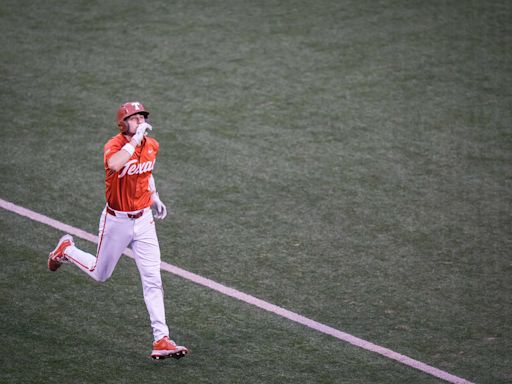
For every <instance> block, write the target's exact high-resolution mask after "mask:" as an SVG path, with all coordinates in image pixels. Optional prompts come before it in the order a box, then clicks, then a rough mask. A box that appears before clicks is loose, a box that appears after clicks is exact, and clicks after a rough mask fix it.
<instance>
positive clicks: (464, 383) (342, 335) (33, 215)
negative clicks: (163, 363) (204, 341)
mask: <svg viewBox="0 0 512 384" xmlns="http://www.w3.org/2000/svg"><path fill="white" fill-rule="evenodd" d="M0 207H2V208H4V209H6V210H8V211H11V212H14V213H17V214H19V215H21V216H25V217H28V218H29V219H31V220H34V221H37V222H40V223H43V224H46V225H49V226H51V227H53V228H55V229H58V230H60V231H62V232H66V233H69V234H71V235H73V236H76V237H79V238H81V239H84V240H87V241H90V242H93V243H96V244H97V243H98V236H95V235H92V234H90V233H88V232H85V231H83V230H81V229H79V228H75V227H72V226H70V225H67V224H64V223H61V222H60V221H57V220H54V219H52V218H50V217H48V216H45V215H42V214H40V213H37V212H34V211H31V210H29V209H26V208H23V207H20V206H19V205H16V204H13V203H10V202H8V201H6V200H3V199H1V198H0ZM125 254H126V255H127V256H129V257H131V258H133V254H132V252H131V250H130V249H126V250H125ZM161 268H162V270H164V271H167V272H169V273H172V274H174V275H177V276H180V277H182V278H184V279H187V280H190V281H192V282H194V283H196V284H200V285H202V286H205V287H207V288H210V289H213V290H215V291H217V292H220V293H222V294H224V295H227V296H230V297H233V298H235V299H237V300H240V301H243V302H245V303H248V304H251V305H254V306H256V307H258V308H261V309H264V310H266V311H268V312H271V313H274V314H276V315H279V316H281V317H284V318H286V319H289V320H291V321H293V322H296V323H299V324H302V325H304V326H306V327H308V328H311V329H314V330H316V331H318V332H322V333H324V334H326V335H330V336H333V337H335V338H337V339H339V340H342V341H345V342H347V343H349V344H352V345H354V346H356V347H359V348H362V349H365V350H367V351H370V352H374V353H377V354H379V355H381V356H384V357H386V358H388V359H391V360H395V361H398V362H399V363H402V364H404V365H407V366H409V367H412V368H415V369H418V370H420V371H422V372H424V373H427V374H429V375H431V376H435V377H437V378H439V379H442V380H445V381H447V382H449V383H453V384H474V383H472V382H470V381H468V380H466V379H463V378H461V377H458V376H455V375H452V374H450V373H448V372H445V371H442V370H440V369H438V368H435V367H432V366H430V365H428V364H425V363H422V362H421V361H418V360H414V359H412V358H410V357H408V356H405V355H402V354H400V353H397V352H394V351H392V350H391V349H388V348H385V347H381V346H379V345H376V344H373V343H371V342H369V341H366V340H363V339H360V338H358V337H356V336H353V335H351V334H349V333H346V332H342V331H340V330H338V329H335V328H332V327H329V326H328V325H325V324H322V323H319V322H317V321H315V320H311V319H308V318H307V317H304V316H302V315H299V314H298V313H295V312H292V311H289V310H287V309H285V308H282V307H278V306H277V305H274V304H271V303H268V302H266V301H263V300H260V299H258V298H256V297H254V296H251V295H248V294H246V293H243V292H240V291H238V290H236V289H233V288H229V287H227V286H225V285H222V284H219V283H217V282H215V281H213V280H210V279H207V278H205V277H202V276H200V275H196V274H195V273H192V272H189V271H186V270H184V269H181V268H179V267H176V266H174V265H171V264H168V263H166V262H162V264H161Z"/></svg>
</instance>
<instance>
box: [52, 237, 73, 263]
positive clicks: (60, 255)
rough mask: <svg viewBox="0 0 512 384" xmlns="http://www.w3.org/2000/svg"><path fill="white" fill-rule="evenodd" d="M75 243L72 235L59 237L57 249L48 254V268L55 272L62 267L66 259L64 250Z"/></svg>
mask: <svg viewBox="0 0 512 384" xmlns="http://www.w3.org/2000/svg"><path fill="white" fill-rule="evenodd" d="M73 244H74V243H73V238H72V237H71V235H64V236H62V237H61V238H60V239H59V242H58V243H57V246H56V247H55V249H54V250H53V251H51V252H50V254H49V255H48V269H49V270H50V271H52V272H54V271H56V270H57V269H59V268H60V266H61V265H62V263H63V262H64V261H65V256H64V250H65V249H66V248H67V247H69V246H70V245H73Z"/></svg>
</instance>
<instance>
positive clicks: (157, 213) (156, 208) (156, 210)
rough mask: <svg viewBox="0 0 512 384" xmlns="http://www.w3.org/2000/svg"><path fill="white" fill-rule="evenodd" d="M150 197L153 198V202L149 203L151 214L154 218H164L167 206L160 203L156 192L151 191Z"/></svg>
mask: <svg viewBox="0 0 512 384" xmlns="http://www.w3.org/2000/svg"><path fill="white" fill-rule="evenodd" d="M151 198H152V199H153V204H151V209H152V210H153V216H154V217H155V219H160V220H163V219H165V216H167V207H166V206H165V204H164V203H162V200H160V197H159V196H158V192H155V193H153V194H152V195H151Z"/></svg>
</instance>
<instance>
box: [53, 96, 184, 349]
mask: <svg viewBox="0 0 512 384" xmlns="http://www.w3.org/2000/svg"><path fill="white" fill-rule="evenodd" d="M148 115H149V112H148V111H147V109H146V108H145V107H144V105H142V103H140V102H137V101H135V102H128V103H124V104H123V105H121V106H120V107H119V109H118V111H117V125H118V127H119V129H120V131H121V132H120V133H119V134H118V135H116V136H114V137H112V138H111V139H110V140H109V141H108V142H107V143H106V144H105V147H104V153H103V161H104V166H105V194H106V200H107V204H106V206H105V208H104V209H103V212H102V214H101V218H100V223H99V236H98V249H97V252H96V256H93V255H91V254H89V253H87V252H84V251H82V250H80V249H79V248H77V247H76V246H75V244H74V242H73V238H72V237H71V236H70V235H65V236H63V237H61V238H60V240H59V242H58V244H57V247H56V248H55V249H54V250H53V251H52V252H50V255H49V258H48V268H49V269H50V271H56V270H57V269H58V268H59V267H60V266H61V265H62V264H63V263H73V264H75V265H76V266H77V267H78V268H80V269H81V270H82V271H84V272H85V273H87V274H88V275H89V276H91V277H92V278H93V279H94V280H96V281H98V282H104V281H106V280H107V279H108V278H109V277H110V276H111V275H112V272H113V271H114V268H115V266H116V264H117V262H118V261H119V258H120V257H121V254H122V253H123V251H124V249H125V248H126V247H130V248H131V250H132V251H133V255H134V257H135V262H136V264H137V268H138V270H139V273H140V278H141V281H142V287H143V292H144V302H145V303H146V307H147V310H148V312H149V317H150V320H151V327H152V329H153V337H154V342H153V350H152V353H151V357H153V358H154V359H163V358H167V357H174V358H176V359H179V358H181V357H183V356H185V355H186V354H187V353H188V350H187V348H186V347H183V346H180V345H176V343H175V342H174V341H172V340H170V339H169V328H168V327H167V324H166V321H165V308H164V292H163V288H162V279H161V276H160V246H159V243H158V239H157V235H156V230H155V223H154V220H153V217H154V218H157V219H164V218H165V216H166V215H167V208H166V206H165V204H163V203H162V201H161V200H160V198H159V196H158V193H157V191H156V187H155V179H154V177H153V174H152V170H153V168H154V166H155V161H156V155H157V153H158V148H159V144H158V142H157V141H156V140H155V139H153V138H151V137H148V136H147V133H148V131H150V130H152V127H151V125H149V124H148V122H147V118H148ZM153 211H155V213H154V215H153Z"/></svg>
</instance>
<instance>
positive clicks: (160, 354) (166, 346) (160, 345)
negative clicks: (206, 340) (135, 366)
mask: <svg viewBox="0 0 512 384" xmlns="http://www.w3.org/2000/svg"><path fill="white" fill-rule="evenodd" d="M187 353H188V349H187V348H186V347H183V346H181V345H176V343H175V342H174V341H172V340H170V339H169V338H168V337H167V336H164V337H163V338H161V339H160V340H158V341H155V342H154V343H153V352H151V357H152V358H153V359H155V360H160V359H166V358H168V357H173V358H175V359H181V358H182V357H183V356H185V355H186V354H187Z"/></svg>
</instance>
